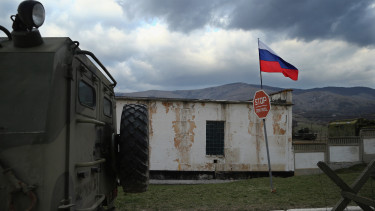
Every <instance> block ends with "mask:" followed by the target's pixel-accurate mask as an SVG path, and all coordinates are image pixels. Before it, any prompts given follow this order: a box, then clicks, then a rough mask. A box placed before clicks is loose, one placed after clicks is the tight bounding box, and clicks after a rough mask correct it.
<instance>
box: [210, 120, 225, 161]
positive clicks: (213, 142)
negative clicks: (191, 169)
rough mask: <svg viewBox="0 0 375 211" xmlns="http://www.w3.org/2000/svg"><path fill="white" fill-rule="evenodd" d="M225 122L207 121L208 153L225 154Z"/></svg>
mask: <svg viewBox="0 0 375 211" xmlns="http://www.w3.org/2000/svg"><path fill="white" fill-rule="evenodd" d="M224 123H225V122H224V121H207V122H206V155H224Z"/></svg>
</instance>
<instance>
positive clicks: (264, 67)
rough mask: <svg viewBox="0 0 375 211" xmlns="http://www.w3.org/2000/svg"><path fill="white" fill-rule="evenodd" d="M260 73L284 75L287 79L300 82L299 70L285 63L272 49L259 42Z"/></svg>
mask: <svg viewBox="0 0 375 211" xmlns="http://www.w3.org/2000/svg"><path fill="white" fill-rule="evenodd" d="M258 48H259V64H260V71H262V72H268V73H282V74H284V76H285V77H289V78H291V79H292V80H295V81H296V80H298V69H297V68H296V67H294V66H293V65H291V64H289V63H288V62H286V61H284V59H282V58H281V57H280V56H278V55H277V54H276V53H275V52H274V51H273V50H272V49H271V48H269V47H268V46H267V45H265V44H264V43H262V42H261V41H260V40H258Z"/></svg>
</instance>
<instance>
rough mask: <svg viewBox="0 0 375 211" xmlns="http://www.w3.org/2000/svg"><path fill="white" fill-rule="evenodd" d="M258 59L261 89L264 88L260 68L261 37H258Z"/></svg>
mask: <svg viewBox="0 0 375 211" xmlns="http://www.w3.org/2000/svg"><path fill="white" fill-rule="evenodd" d="M258 57H259V59H258V61H259V74H260V89H263V80H262V70H261V68H260V51H259V38H258Z"/></svg>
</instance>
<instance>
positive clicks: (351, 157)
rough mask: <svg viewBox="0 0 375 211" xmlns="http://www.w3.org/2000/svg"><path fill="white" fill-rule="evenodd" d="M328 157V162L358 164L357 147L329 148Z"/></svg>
mask: <svg viewBox="0 0 375 211" xmlns="http://www.w3.org/2000/svg"><path fill="white" fill-rule="evenodd" d="M329 156H330V159H329V160H330V162H358V161H360V156H359V146H330V147H329Z"/></svg>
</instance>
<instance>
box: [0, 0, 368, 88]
mask: <svg viewBox="0 0 375 211" xmlns="http://www.w3.org/2000/svg"><path fill="white" fill-rule="evenodd" d="M19 2H20V1H15V0H1V3H0V4H1V6H0V14H1V17H0V25H3V26H5V27H6V28H8V29H9V30H11V24H12V23H11V21H10V19H9V17H10V15H14V14H16V11H17V7H18V3H19ZM42 3H43V5H44V7H45V10H46V21H45V23H44V25H43V26H42V27H41V28H40V31H41V34H42V36H48V37H55V36H68V37H70V38H71V39H72V40H77V41H79V42H80V47H81V49H84V50H89V51H92V52H94V53H95V54H96V56H97V57H98V58H99V59H100V60H101V61H102V63H103V64H104V65H106V67H107V69H108V70H109V71H110V72H111V73H112V75H113V76H114V77H115V78H116V79H117V81H118V85H117V87H116V91H118V92H133V91H144V90H151V89H158V90H182V89H197V88H205V87H210V86H217V85H224V84H228V83H235V82H244V83H249V84H260V77H259V61H258V47H257V39H258V38H260V40H261V41H263V42H264V43H266V44H267V45H268V46H269V47H270V48H272V49H273V50H274V51H275V52H276V53H277V54H278V55H279V56H281V57H282V58H283V59H284V60H286V61H288V62H289V63H291V64H293V65H294V66H295V67H297V68H298V69H299V70H300V73H299V80H298V81H293V80H291V79H289V78H285V77H284V76H283V75H282V74H280V73H263V84H264V85H268V86H277V87H283V88H302V89H307V88H315V87H325V86H342V87H353V86H367V87H371V88H375V2H374V1H372V0H361V1H355V0H313V1H312V0H298V1H297V0H105V1H104V0H58V1H56V0H44V1H42ZM0 36H5V35H4V34H1V35H0Z"/></svg>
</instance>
